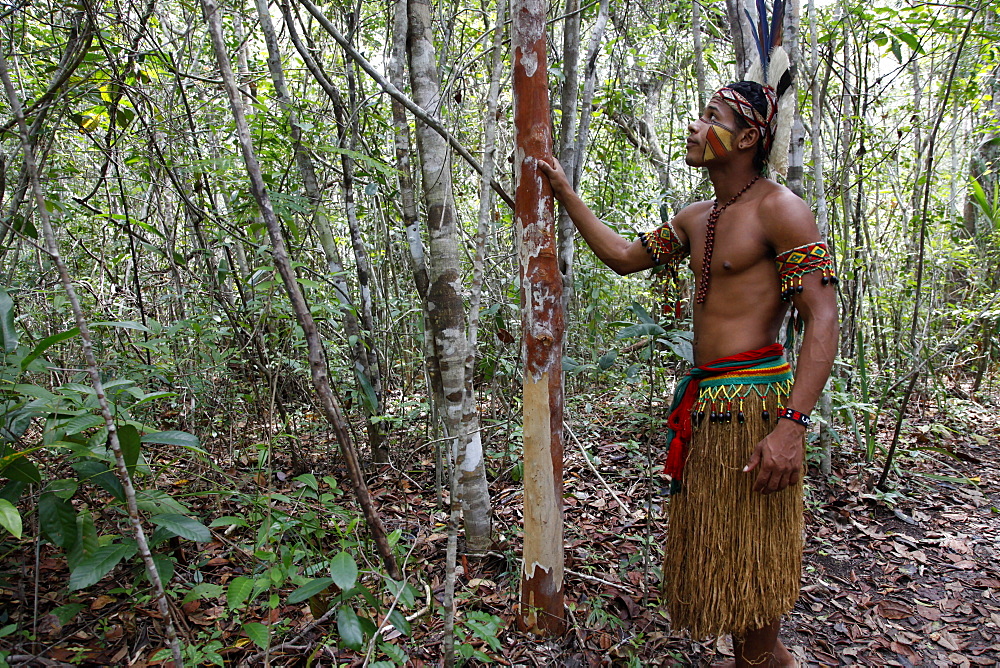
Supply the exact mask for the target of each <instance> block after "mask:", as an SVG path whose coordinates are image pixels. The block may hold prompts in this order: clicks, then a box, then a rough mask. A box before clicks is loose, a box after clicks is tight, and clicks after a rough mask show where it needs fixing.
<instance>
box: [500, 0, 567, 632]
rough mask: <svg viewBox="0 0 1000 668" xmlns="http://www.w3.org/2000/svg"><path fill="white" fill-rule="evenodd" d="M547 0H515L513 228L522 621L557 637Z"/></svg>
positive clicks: (558, 318)
mask: <svg viewBox="0 0 1000 668" xmlns="http://www.w3.org/2000/svg"><path fill="white" fill-rule="evenodd" d="M546 4H547V3H545V2H540V1H539V0H515V2H514V3H513V6H512V12H513V17H512V18H513V28H512V38H511V47H512V49H513V52H514V56H513V59H514V65H513V67H514V127H515V144H516V151H515V155H516V158H515V164H514V169H515V176H516V178H517V187H516V189H515V196H514V201H515V209H514V215H515V220H516V223H515V227H516V229H517V231H518V242H519V243H518V249H519V254H520V258H521V274H520V275H521V299H522V304H521V325H522V357H523V359H524V397H523V401H524V572H523V573H522V577H521V610H520V616H519V623H520V624H521V626H522V627H523V628H525V629H527V630H529V631H532V632H535V633H552V634H559V633H562V631H563V629H564V627H565V621H564V616H563V525H562V456H563V446H562V432H563V424H562V421H563V378H562V344H563V328H564V322H563V309H562V279H561V277H560V274H559V264H558V259H557V249H556V235H555V221H554V217H553V209H552V191H551V189H550V187H549V183H548V180H547V179H545V178H543V177H542V174H541V172H540V171H539V169H538V159H539V158H543V157H548V156H549V155H551V153H552V138H551V135H550V126H549V100H548V82H547V69H546V53H545V10H546Z"/></svg>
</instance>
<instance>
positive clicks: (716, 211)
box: [695, 174, 760, 304]
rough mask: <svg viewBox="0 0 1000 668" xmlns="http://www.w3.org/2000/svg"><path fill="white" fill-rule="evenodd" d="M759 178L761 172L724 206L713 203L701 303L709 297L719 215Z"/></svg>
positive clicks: (699, 294)
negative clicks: (709, 282)
mask: <svg viewBox="0 0 1000 668" xmlns="http://www.w3.org/2000/svg"><path fill="white" fill-rule="evenodd" d="M759 178H760V174H758V175H757V176H755V177H753V178H752V179H750V183H748V184H746V185H745V186H743V188H742V189H741V190H740V191H739V192H738V193H736V194H735V195H733V197H732V199H730V200H729V201H728V202H726V203H725V204H723V205H722V206H719V200H715V202H713V203H712V212H711V213H709V214H708V227H706V228H705V257H704V258H702V261H701V280H700V281H698V291H697V293H696V294H695V301H696V302H698V303H699V304H704V303H705V299H706V298H707V297H708V276H709V271H710V270H711V268H712V251H714V250H715V224H716V223H718V222H719V216H721V215H722V212H723V211H725V210H726V209H728V208H729V205H730V204H732V203H733V202H735V201H736V200H738V199H739V198H740V196H741V195H743V193H745V192H746V191H748V190H750V187H751V186H752V185H753V184H755V183H757V180H758V179H759Z"/></svg>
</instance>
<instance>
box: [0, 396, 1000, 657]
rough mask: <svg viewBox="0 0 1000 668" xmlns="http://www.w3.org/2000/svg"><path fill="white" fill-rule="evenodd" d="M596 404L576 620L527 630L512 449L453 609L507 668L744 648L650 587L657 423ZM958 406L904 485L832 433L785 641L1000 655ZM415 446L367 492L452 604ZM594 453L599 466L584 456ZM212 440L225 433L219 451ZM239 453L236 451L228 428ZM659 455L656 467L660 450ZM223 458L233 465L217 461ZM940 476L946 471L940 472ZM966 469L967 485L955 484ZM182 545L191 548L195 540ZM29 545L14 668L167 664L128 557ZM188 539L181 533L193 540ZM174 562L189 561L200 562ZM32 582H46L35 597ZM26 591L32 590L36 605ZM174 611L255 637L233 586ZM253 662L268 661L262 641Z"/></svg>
mask: <svg viewBox="0 0 1000 668" xmlns="http://www.w3.org/2000/svg"><path fill="white" fill-rule="evenodd" d="M599 404H600V401H596V402H594V405H598V406H599ZM594 405H588V406H587V407H586V408H589V409H590V411H591V412H589V413H585V412H584V409H581V410H579V411H574V413H573V414H572V415H570V418H571V419H570V421H569V424H570V427H571V430H572V434H571V435H570V436H569V437H568V438H567V442H566V447H565V450H566V452H565V469H564V481H565V484H564V487H565V504H566V505H565V545H566V567H567V571H566V576H565V590H566V604H567V610H568V620H569V630H568V632H567V633H566V634H565V635H564V636H562V637H560V638H556V639H549V640H539V639H537V638H534V637H531V636H528V635H526V634H523V633H520V632H518V631H517V630H516V623H515V619H516V617H515V609H516V604H517V591H518V583H519V564H518V561H517V554H518V553H519V550H520V526H521V490H522V488H521V485H520V484H519V483H517V482H515V481H514V479H513V476H512V475H511V471H512V467H513V464H512V461H513V460H511V459H503V458H500V459H498V460H496V461H495V462H494V464H495V468H496V469H497V470H499V471H501V474H500V475H498V476H497V477H496V480H495V482H494V483H493V485H492V487H491V495H492V499H493V506H494V508H495V510H496V516H495V523H496V524H495V529H496V531H497V533H498V535H499V537H500V542H499V545H498V547H497V549H496V551H495V552H491V553H490V554H489V555H487V556H486V557H481V558H476V559H473V558H468V557H460V558H459V567H458V576H457V591H458V601H459V603H458V606H459V607H458V610H459V621H460V622H461V621H462V620H463V619H468V618H470V617H471V616H472V615H473V614H474V613H476V612H485V613H490V614H492V615H495V616H496V617H497V618H500V619H502V620H504V622H505V626H504V628H503V629H502V630H500V631H499V633H498V634H497V639H498V641H499V642H493V643H487V642H484V641H483V640H482V639H480V638H476V637H475V636H474V634H469V633H468V632H467V631H466V633H465V635H464V638H463V637H462V636H460V638H459V641H460V642H463V641H464V642H465V643H467V644H468V645H469V646H470V647H475V648H476V649H478V650H480V651H482V652H484V653H486V654H488V655H489V656H490V657H491V658H492V660H493V662H495V663H496V664H498V665H509V666H567V667H575V666H581V667H590V666H659V665H669V666H674V665H678V666H702V665H709V664H711V663H713V662H717V661H722V660H724V659H725V658H726V657H727V656H730V657H731V649H730V646H729V645H728V642H727V641H726V640H725V639H721V640H719V641H717V642H701V643H698V642H693V641H690V640H687V639H684V638H683V637H681V636H679V635H677V634H676V633H673V632H671V627H670V623H669V619H668V618H667V615H666V613H665V612H664V610H663V608H662V607H661V605H660V604H659V603H658V601H657V584H658V580H659V575H658V570H659V564H660V559H661V549H660V547H659V546H661V545H662V544H663V541H664V535H665V529H666V526H665V524H666V522H665V519H664V517H663V512H662V510H663V509H662V503H663V502H664V501H665V497H664V496H663V495H662V493H661V492H662V488H663V483H664V481H663V480H662V479H661V478H660V476H659V475H658V473H657V472H658V470H659V468H660V462H661V461H662V454H661V453H662V444H661V443H658V442H656V439H655V438H654V439H653V442H652V443H651V444H649V445H647V444H646V441H647V439H646V438H645V436H644V433H645V430H646V425H645V423H644V421H643V420H641V419H637V418H636V415H635V413H634V412H633V411H632V409H631V408H629V407H626V406H620V405H619V406H613V405H609V404H606V405H605V406H604V407H603V408H600V409H599V410H598V409H595V408H594ZM957 413H959V414H961V419H960V420H958V419H956V417H955V415H956V411H950V416H949V417H947V418H946V417H944V416H941V415H938V414H937V412H936V410H935V409H934V408H933V407H932V406H930V405H927V404H916V405H914V406H913V408H912V414H911V415H910V416H909V417H908V419H907V420H906V421H905V422H904V423H903V428H902V430H901V439H900V448H899V451H898V453H897V456H896V460H895V461H896V464H897V467H896V468H895V469H894V472H893V473H892V475H890V482H891V484H892V485H893V487H894V490H893V491H891V492H877V491H873V488H874V481H875V480H876V479H877V476H878V474H879V472H880V469H881V463H882V462H884V455H883V454H882V453H877V455H876V458H875V462H874V463H871V464H866V463H865V462H864V461H863V456H859V455H857V454H856V449H849V448H848V447H847V446H846V445H845V446H843V447H837V448H836V450H835V452H834V456H833V475H832V476H831V477H830V478H829V479H828V480H827V481H825V482H824V481H822V480H820V478H819V476H818V475H817V473H816V471H815V470H814V469H813V470H811V472H810V473H811V475H810V476H809V478H808V481H807V499H806V529H807V545H806V551H805V558H804V567H803V581H802V596H801V597H800V599H799V601H798V603H797V604H796V606H795V609H794V610H793V611H792V613H791V614H790V615H788V617H787V619H786V620H785V624H784V630H783V638H784V641H785V643H786V645H787V646H788V647H789V648H790V649H791V651H792V652H793V654H794V655H795V656H796V658H797V659H798V660H799V661H800V662H801V663H802V665H808V666H846V665H872V666H874V665H878V666H886V665H891V666H906V667H909V666H977V665H983V666H986V665H997V664H998V663H1000V412H998V410H997V409H996V408H984V407H982V406H980V405H978V404H973V403H971V402H965V403H963V404H962V406H961V410H960V411H957ZM881 426H882V427H883V428H884V430H885V431H884V433H883V434H881V438H880V441H881V442H882V443H883V445H884V444H886V443H888V441H889V440H891V437H892V427H893V425H892V424H890V420H889V419H888V418H887V419H884V420H883V421H882V424H881ZM244 436H245V435H244ZM220 438H221V437H220ZM403 445H407V444H403ZM408 445H409V446H412V447H414V448H415V449H413V450H411V453H412V454H411V455H410V456H409V459H410V461H408V462H406V466H405V467H403V468H405V471H403V470H400V469H391V468H390V469H383V470H382V471H381V472H380V475H373V476H372V481H373V482H372V493H373V496H374V497H375V498H376V500H377V502H378V504H379V507H380V512H381V513H382V517H383V520H384V522H385V524H386V526H387V528H388V529H390V530H392V529H396V528H399V529H402V530H403V532H404V537H403V539H402V541H401V542H402V543H404V544H406V547H407V549H410V548H412V552H411V554H410V561H409V564H408V567H407V572H408V575H409V576H410V578H411V581H413V582H414V583H417V589H418V590H420V589H423V588H424V584H425V583H426V584H427V585H429V591H430V592H433V594H432V595H433V597H434V598H435V599H437V600H438V601H440V599H441V598H442V596H443V591H444V570H445V569H444V562H445V546H446V543H447V535H446V529H445V526H446V523H445V522H446V513H445V511H444V510H442V509H440V508H439V507H438V506H437V505H436V498H435V494H434V480H433V461H432V455H431V453H430V452H429V448H426V447H424V448H416V446H415V445H414V444H408ZM584 449H586V450H587V451H588V452H589V453H590V456H591V461H592V462H593V466H590V465H588V464H587V461H586V460H585V459H584V455H583V454H582V453H583V450H584ZM219 451H225V449H224V448H223V449H221V450H220V449H216V448H213V452H219ZM228 451H229V452H233V447H232V444H229V448H228ZM650 457H651V458H652V461H653V462H654V463H653V464H652V466H650V465H648V464H647V462H648V461H650V459H649V458H650ZM316 461H322V459H321V458H317V460H316ZM327 461H328V462H330V463H329V464H327V465H326V466H323V467H318V469H317V470H314V471H313V473H314V474H315V475H316V476H317V477H320V476H321V475H334V476H339V475H341V473H342V471H341V469H340V467H339V466H338V465H337V463H336V462H333V461H331V460H329V459H327ZM503 462H506V466H505V465H504V464H503ZM232 463H233V464H237V462H232ZM284 464H289V463H288V462H287V461H278V462H276V466H275V467H274V468H273V469H272V473H273V477H272V479H271V480H264V479H262V478H261V477H260V474H257V475H245V474H244V475H243V476H242V479H243V480H244V482H245V483H246V484H249V485H253V484H257V485H265V486H267V485H270V486H273V487H274V488H275V489H278V490H279V491H281V490H287V491H288V492H291V491H292V490H293V489H294V487H295V484H294V483H293V475H294V474H293V472H292V471H291V466H290V464H289V465H288V466H287V467H286V468H285V470H282V466H283V465H284ZM227 468H228V466H227V463H226V462H220V466H219V468H218V469H216V470H226V469H227ZM230 470H231V469H230ZM650 470H652V471H654V474H653V475H652V476H650V475H648V471H650ZM942 475H943V476H947V477H949V478H951V479H952V480H950V481H949V480H942V479H939V478H934V477H927V476H942ZM184 477H186V476H184ZM177 478H178V479H180V478H181V475H180V472H179V473H178V476H177ZM958 478H967V479H969V481H971V482H965V483H961V482H956V481H955V480H954V479H958ZM378 480H382V481H384V482H383V484H382V485H379V484H378V483H377V482H376V481H378ZM161 482H162V484H164V485H166V486H171V485H172V486H175V487H176V486H177V485H179V484H181V483H186V482H187V480H172V479H170V478H169V477H166V478H163V479H162V481H161ZM212 504H213V506H214V508H215V509H216V512H218V511H221V512H222V513H223V514H229V513H233V514H238V513H239V512H240V511H239V510H238V509H227V508H226V500H225V498H221V499H215V500H213V501H212ZM206 510H207V507H206ZM647 510H648V511H649V512H647ZM210 519H212V517H211V516H209V517H208V519H207V520H206V523H207V521H208V520H210ZM217 531H218V530H217ZM217 535H219V536H220V539H219V540H218V541H217V542H213V543H210V544H201V545H199V546H198V547H197V555H195V554H187V555H185V561H186V562H188V563H192V562H193V561H198V560H200V563H201V564H202V565H203V566H202V568H201V571H200V572H201V573H202V575H199V576H198V577H199V578H204V581H206V582H208V581H214V582H221V583H225V582H226V581H227V580H230V579H231V578H232V577H234V576H235V575H236V574H237V573H241V574H249V573H248V571H246V570H241V566H240V565H239V564H240V563H241V560H240V559H238V556H239V555H235V554H234V553H235V552H236V550H235V549H233V540H231V539H227V538H226V537H224V536H221V535H220V534H217ZM187 544H188V545H191V546H192V547H190V548H186V549H188V550H189V552H191V553H194V552H196V550H195V548H194V547H193V544H191V543H187ZM34 546H35V543H34V542H31V541H22V543H21V549H20V550H18V549H14V550H10V549H8V550H7V551H5V552H4V553H0V567H2V571H3V572H4V577H5V578H6V580H7V583H8V584H6V585H4V584H2V581H0V603H2V604H3V607H4V609H6V610H7V614H8V615H9V619H8V621H9V622H12V623H13V624H15V625H17V626H18V628H19V632H18V633H12V634H11V633H8V634H7V635H6V637H0V650H6V651H7V652H9V653H11V655H12V656H11V657H10V658H11V659H12V660H11V663H12V665H36V666H53V665H67V664H70V665H131V666H139V667H142V666H152V665H170V663H169V662H166V663H163V662H159V661H155V660H152V657H153V655H154V654H155V650H156V649H158V648H160V647H162V638H161V637H160V633H159V631H160V628H159V622H158V620H157V617H158V615H157V614H156V613H155V611H154V605H153V604H152V603H150V602H148V600H147V601H146V602H145V603H143V604H136V602H135V601H134V600H132V599H131V598H129V597H128V596H127V595H126V596H123V595H122V593H121V590H120V589H115V587H120V583H121V581H123V579H128V578H123V576H122V575H121V572H122V571H123V568H122V567H119V569H118V570H117V571H115V573H117V575H113V576H112V577H109V578H105V579H104V580H103V581H102V582H101V583H99V584H98V585H95V586H93V587H90V588H88V589H87V590H84V591H82V592H74V593H69V592H67V591H66V588H65V583H66V579H67V570H66V563H65V559H64V558H63V557H61V556H59V555H58V554H55V553H50V552H49V551H48V548H43V549H41V550H40V551H39V553H38V555H37V562H36V554H35V549H34ZM8 548H9V544H8ZM179 549H185V548H183V544H182V548H179ZM35 563H37V564H38V572H37V573H36V571H35ZM242 563H243V564H244V565H245V564H246V560H243V561H242ZM178 572H179V573H180V574H181V576H182V577H183V573H185V572H186V573H189V574H190V573H191V572H193V571H181V569H179V570H178ZM36 575H37V576H38V577H37V578H36ZM18 579H20V581H21V582H20V584H17V582H16V580H18ZM36 582H37V586H38V591H37V593H32V591H31V589H32V587H33V586H34V583H36ZM12 583H13V584H12ZM291 589H292V588H291V587H289V588H288V591H283V595H287V594H288V592H290V591H291ZM5 599H6V600H5ZM32 601H38V602H39V605H38V610H37V612H35V611H33V610H32V604H31V603H30V602H32ZM67 604H72V605H74V606H76V607H75V608H74V610H77V611H78V614H75V616H74V617H73V618H72V620H66V623H65V624H63V623H62V620H60V619H57V618H56V617H58V616H56V617H54V616H53V615H52V614H47V613H48V612H50V611H51V610H52V609H55V608H57V607H59V606H66V605H67ZM417 605H420V603H418V604H417ZM430 607H432V608H433V607H434V606H430ZM63 609H65V608H63ZM175 613H176V614H177V615H179V616H180V617H181V620H180V623H181V628H182V631H183V632H184V634H185V635H187V636H188V637H189V638H190V637H192V634H200V636H199V637H201V638H203V639H204V638H205V637H209V636H210V637H212V638H214V639H215V640H214V642H215V643H216V644H215V645H214V648H215V650H217V653H216V654H215V656H216V657H217V658H216V660H218V657H222V658H223V659H224V660H225V663H226V664H227V665H238V664H241V662H242V665H246V662H247V658H248V657H249V656H250V655H252V654H254V653H255V652H253V651H251V649H250V647H251V646H250V645H248V639H247V637H246V635H245V634H243V633H241V631H240V628H241V627H240V623H239V621H234V620H233V618H232V617H231V616H229V615H227V611H226V609H225V597H220V598H218V599H217V600H215V601H212V600H194V601H188V602H187V603H185V604H184V605H183V606H180V607H178V608H176V609H175ZM253 614H256V617H254V618H255V619H260V620H261V621H264V622H265V623H267V622H268V619H269V618H270V620H271V621H272V622H273V621H276V620H277V619H278V618H280V619H281V621H282V623H284V624H285V628H286V629H287V630H288V635H289V636H295V635H296V631H297V630H307V632H306V633H305V634H304V635H301V634H299V635H301V637H298V638H297V639H296V642H295V643H294V647H293V648H288V649H286V650H282V651H277V652H274V653H273V654H272V656H271V657H270V665H274V666H292V665H313V666H329V665H340V666H347V665H352V666H354V665H356V666H361V665H364V659H363V656H361V655H359V654H357V653H354V652H352V651H350V650H344V649H337V648H336V645H335V644H331V643H330V640H329V638H330V636H328V635H327V633H328V632H330V631H332V632H334V634H335V633H336V628H337V626H336V624H335V623H331V624H330V625H329V626H324V625H318V626H312V627H310V626H309V623H310V622H311V621H312V615H311V613H310V608H309V606H307V605H305V604H304V603H300V604H298V605H281V606H279V607H277V608H276V609H274V610H271V611H270V612H268V610H267V609H266V608H265V606H264V605H263V602H260V605H259V607H258V608H257V611H256V613H254V612H253V610H247V611H245V612H244V613H243V621H244V622H245V621H246V620H247V619H249V618H250V617H248V615H253ZM8 628H10V627H8ZM460 628H462V627H461V625H460ZM465 628H466V630H467V629H468V628H470V627H465ZM26 629H32V633H33V636H31V637H29V636H28V634H27V632H26ZM206 634H207V635H206ZM32 638H33V641H31V642H29V641H30V640H31V639H32ZM441 638H442V619H441V614H440V613H439V612H438V611H436V610H435V611H434V612H433V614H427V615H425V616H423V617H422V618H420V619H418V620H415V621H414V622H413V635H412V637H411V638H410V639H405V638H398V634H397V639H396V640H395V641H394V642H399V643H400V645H399V646H400V647H402V648H403V649H404V650H405V651H406V653H407V655H408V657H409V662H408V663H407V665H412V666H418V667H419V666H437V665H441V659H440V657H441ZM286 639H287V638H286ZM324 645H325V647H323V646H324ZM318 648H322V652H316V651H315V650H316V649H318ZM15 656H18V657H19V658H18V659H15V658H14V657H15ZM307 656H311V659H310V660H308V661H307V659H306V658H305V657H307ZM0 665H2V661H0ZM205 665H210V664H208V663H206V664H205ZM252 665H264V661H263V659H262V658H259V654H258V658H257V659H255V660H254V663H253V664H252ZM382 665H384V664H382ZM470 665H479V663H478V662H476V661H473V662H471V664H470Z"/></svg>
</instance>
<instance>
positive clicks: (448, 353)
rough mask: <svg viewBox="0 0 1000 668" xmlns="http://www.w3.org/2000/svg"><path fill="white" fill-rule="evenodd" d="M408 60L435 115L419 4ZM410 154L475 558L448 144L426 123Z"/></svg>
mask: <svg viewBox="0 0 1000 668" xmlns="http://www.w3.org/2000/svg"><path fill="white" fill-rule="evenodd" d="M408 9H409V14H408V17H409V38H408V52H409V59H410V85H411V88H412V89H413V99H414V101H415V102H416V103H417V104H418V105H419V106H420V107H421V108H423V109H425V110H426V111H427V112H428V113H429V114H430V115H431V116H437V115H438V114H439V113H440V107H441V87H440V83H439V79H438V71H437V63H436V54H435V51H434V42H433V33H432V31H431V7H430V5H429V4H428V3H427V2H426V0H411V2H410V3H409V6H408ZM417 146H418V148H419V150H420V167H421V173H422V176H423V191H424V203H425V206H426V209H427V227H428V230H429V233H430V234H429V237H430V243H429V250H430V272H429V276H428V278H429V287H428V290H427V313H428V316H429V321H430V325H431V335H432V337H433V339H434V347H435V352H436V358H437V362H438V369H439V371H440V378H441V390H442V392H441V393H442V395H443V397H444V406H443V407H442V417H443V421H444V425H445V430H446V433H447V435H448V437H450V438H451V439H453V440H452V443H453V445H452V447H453V453H452V454H453V458H452V461H453V466H454V475H456V476H457V477H458V481H459V484H458V490H459V498H458V499H457V500H456V499H452V503H455V502H456V501H458V502H460V503H461V504H462V519H463V524H464V527H465V542H466V548H467V549H468V550H469V551H472V552H482V551H485V550H486V549H488V548H489V546H490V544H491V542H492V527H491V523H492V517H491V509H490V497H489V486H488V485H487V482H486V467H485V463H484V461H483V445H482V440H481V438H480V434H479V416H478V414H477V413H476V412H475V411H472V412H471V413H467V412H466V411H465V393H466V391H467V390H466V381H465V367H466V364H467V363H468V357H469V356H470V355H474V354H475V353H474V351H472V350H469V346H468V340H467V339H466V332H465V308H464V305H463V303H462V290H463V285H462V274H461V263H460V261H459V253H460V249H459V230H458V220H457V215H456V210H455V199H454V195H453V193H452V183H451V157H450V152H449V150H448V143H447V142H446V141H445V140H444V139H443V138H442V137H441V135H440V134H438V133H437V132H435V131H434V130H433V129H432V128H430V127H429V126H428V125H427V124H426V123H423V122H419V121H418V122H417Z"/></svg>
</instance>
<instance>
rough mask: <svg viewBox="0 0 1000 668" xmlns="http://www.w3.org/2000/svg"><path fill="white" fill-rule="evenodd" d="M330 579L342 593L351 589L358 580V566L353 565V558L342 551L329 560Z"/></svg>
mask: <svg viewBox="0 0 1000 668" xmlns="http://www.w3.org/2000/svg"><path fill="white" fill-rule="evenodd" d="M330 577H332V578H333V581H334V582H335V583H336V584H337V586H338V587H340V588H341V589H343V590H344V591H346V590H348V589H350V588H351V587H353V586H354V583H355V582H357V580H358V565H357V564H356V563H354V557H352V556H351V555H349V554H348V553H347V552H344V551H340V552H338V553H337V556H335V557H334V558H333V559H331V560H330Z"/></svg>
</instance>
